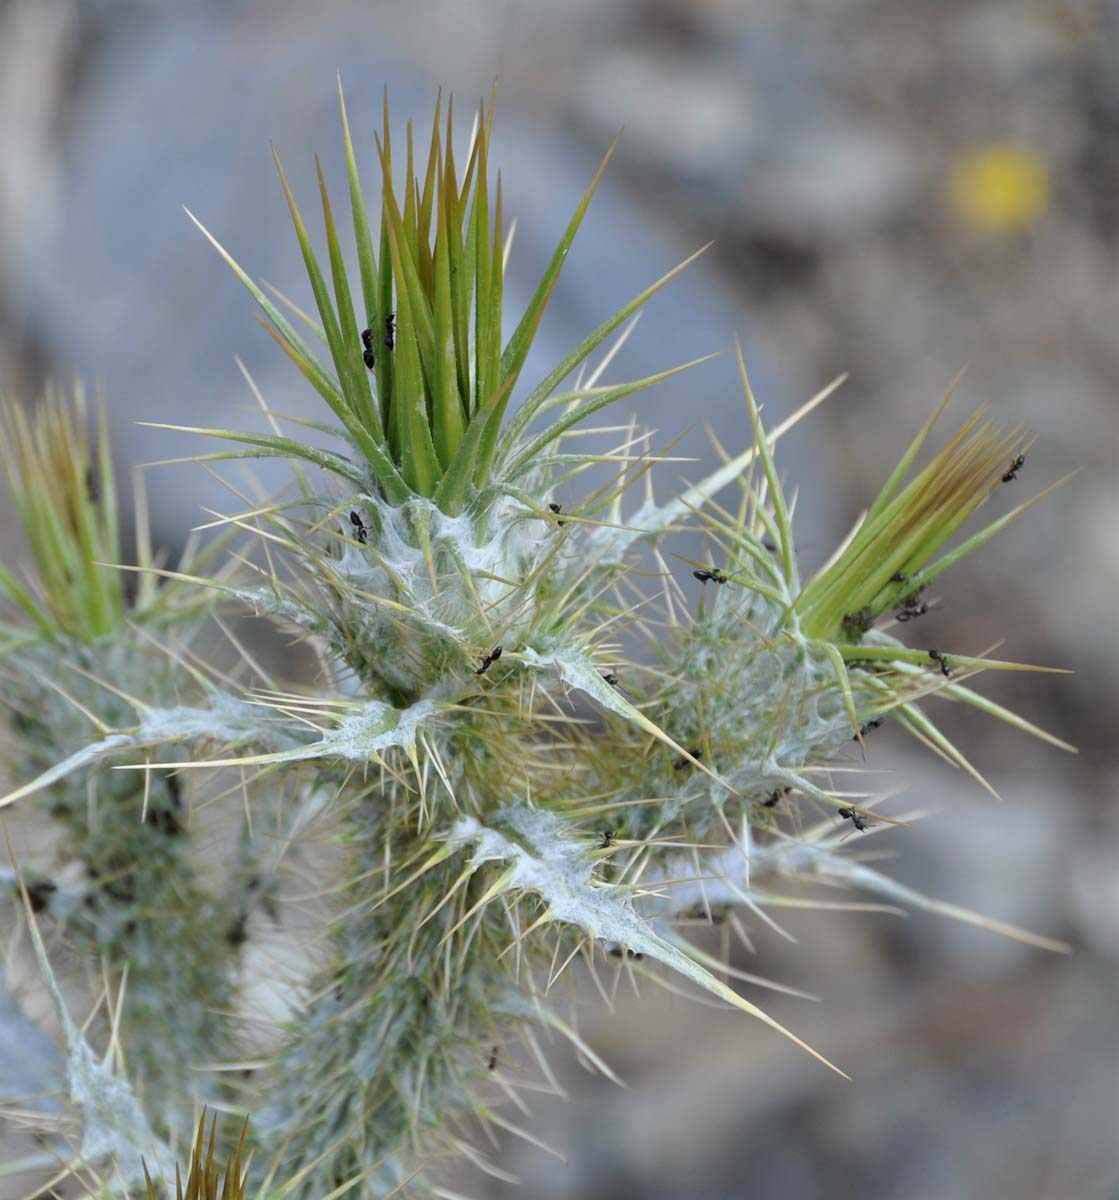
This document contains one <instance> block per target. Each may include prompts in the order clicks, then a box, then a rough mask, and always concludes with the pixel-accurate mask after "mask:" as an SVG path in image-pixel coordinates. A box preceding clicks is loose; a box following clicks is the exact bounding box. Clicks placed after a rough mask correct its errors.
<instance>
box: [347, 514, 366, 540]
mask: <svg viewBox="0 0 1119 1200" xmlns="http://www.w3.org/2000/svg"><path fill="white" fill-rule="evenodd" d="M350 524H351V525H352V526H353V527H354V529H355V530H356V532H355V533H354V537H356V538H357V540H358V541H359V542H360V543H361V544H362V545H363V546H364V545H365V539H366V538H367V537H368V536H369V530H368V529H366V528H365V522H364V521H362V519H361V517H360V516H359V515H358V514H357V513H356V512H353V511H351V512H350Z"/></svg>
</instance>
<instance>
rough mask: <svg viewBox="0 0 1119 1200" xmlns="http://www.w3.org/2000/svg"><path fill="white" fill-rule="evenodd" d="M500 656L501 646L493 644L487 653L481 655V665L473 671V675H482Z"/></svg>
mask: <svg viewBox="0 0 1119 1200" xmlns="http://www.w3.org/2000/svg"><path fill="white" fill-rule="evenodd" d="M500 657H501V647H500V646H494V648H493V649H492V650H491V651H490V652H489V654H483V655H482V665H481V666H480V667H479V668H478V669H477V670H476V671H475V672H474V674H475V675H484V674H485V673H486V672H487V671H488V670H489V669H490V667H492V666H493V664H494V663H495V662H497V660H498V659H499V658H500Z"/></svg>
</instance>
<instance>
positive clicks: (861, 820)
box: [839, 808, 874, 833]
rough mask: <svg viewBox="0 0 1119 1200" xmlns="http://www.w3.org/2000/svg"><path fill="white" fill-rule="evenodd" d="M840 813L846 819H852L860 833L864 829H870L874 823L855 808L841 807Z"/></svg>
mask: <svg viewBox="0 0 1119 1200" xmlns="http://www.w3.org/2000/svg"><path fill="white" fill-rule="evenodd" d="M839 815H840V816H841V817H842V818H843V819H844V820H845V821H850V822H851V824H852V825H854V827H855V828H856V829H857V830H858V831H859V832H860V833H862V831H863V830H864V829H870V828H871V826H872V825H873V824H874V822H873V821H868V820H867V819H866V817H864V816H863V814H862V813H861V812H859V811H858V810H857V809H854V808H841V809H839Z"/></svg>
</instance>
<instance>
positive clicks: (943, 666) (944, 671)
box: [929, 649, 952, 676]
mask: <svg viewBox="0 0 1119 1200" xmlns="http://www.w3.org/2000/svg"><path fill="white" fill-rule="evenodd" d="M929 658H931V659H932V660H933V662H934V663H939V664H940V673H941V675H945V676H948V675H951V674H952V668H951V667H950V666H949V665H948V659H947V658H946V657H945V656H944V655H943V654H941V653H940V651H939V650H935V649H934V650H930V651H929Z"/></svg>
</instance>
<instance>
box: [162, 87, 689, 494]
mask: <svg viewBox="0 0 1119 1200" xmlns="http://www.w3.org/2000/svg"><path fill="white" fill-rule="evenodd" d="M339 105H340V108H341V114H342V132H343V140H344V144H345V155H346V166H347V175H348V185H349V199H350V209H351V218H352V224H353V237H354V248H355V253H356V258H357V264H358V274H359V277H360V285H359V288H358V290H357V296H356V300H355V290H354V288H353V286H352V285H351V282H350V280H349V277H348V275H347V271H346V266H345V262H344V254H343V249H342V244H341V240H340V238H339V233H338V227H337V225H336V222H335V218H334V214H333V210H332V207H331V203H330V198H329V195H328V193H327V187H326V182H325V179H324V177H323V172H322V167H321V165H319V164H318V163H317V160H316V165H317V167H318V181H319V193H320V199H321V204H322V216H323V225H324V229H325V237H326V245H327V258H328V261H329V276H330V282H329V283H328V281H327V273H326V272H324V270H323V267H322V266H321V265H320V262H319V259H318V257H317V255H316V253H315V250H314V247H313V246H312V243H311V237H310V235H309V233H308V231H307V227H306V224H305V222H304V220H303V217H302V214H301V212H300V209H299V207H298V205H297V204H296V201H295V197H294V195H293V192H292V189H291V187H290V185H289V183H288V180H287V177H286V175H285V174H284V170H283V167H282V166H281V164H280V160H279V156H278V155H276V166H277V169H278V171H279V174H280V180H281V184H282V186H283V190H284V194H285V196H286V198H287V203H288V207H289V209H290V211H291V217H292V221H293V223H294V226H295V232H296V236H297V238H298V241H299V245H300V249H301V251H302V254H303V260H304V264H305V266H306V270H307V276H308V280H309V282H310V287H311V291H312V294H313V296H314V300H315V307H316V309H317V312H318V319H317V320H316V319H315V318H314V317H312V316H311V315H309V314H307V313H305V312H303V311H302V310H301V309H299V308H298V307H297V306H295V305H294V304H290V302H289V303H288V308H289V311H290V313H291V315H292V319H289V316H287V315H285V313H284V312H283V311H282V310H281V307H280V306H279V305H278V304H277V303H276V302H274V301H273V300H272V299H271V298H270V297H269V296H268V295H267V294H266V293H265V291H264V290H263V289H262V288H261V287H260V286H259V285H258V284H256V283H255V282H254V281H253V280H252V278H251V277H250V276H249V275H248V274H247V272H246V271H244V270H243V269H242V268H241V267H240V266H239V265H238V264H237V263H236V262H235V261H234V259H233V258H232V257H231V256H230V255H229V254H228V253H227V252H226V251H225V250H224V249H223V248H222V247H221V246H220V245H219V244H218V243H217V241H216V240H215V239H214V238H213V237H212V236H211V235H210V234H209V232H208V231H207V230H206V229H205V228H204V227H203V226H202V225H201V224H200V223H199V222H198V221H197V219H196V218H194V217H193V215H191V219H192V220H195V223H196V224H198V225H199V228H200V229H201V230H202V232H203V233H204V234H205V235H206V237H207V238H209V240H210V241H211V243H212V244H213V245H214V247H215V248H216V249H217V250H218V252H219V253H220V254H221V255H222V257H223V258H224V259H225V261H226V262H227V263H228V264H229V265H230V267H231V268H232V269H233V270H234V272H235V273H236V274H237V276H238V278H239V279H240V280H241V281H242V283H244V285H245V286H246V288H247V289H248V290H249V292H250V293H251V295H252V296H253V298H254V299H255V300H256V302H257V304H258V305H259V306H260V308H261V309H262V310H263V312H264V315H265V317H266V321H265V325H266V328H268V330H269V332H270V333H271V334H272V336H273V337H274V338H275V339H276V341H277V342H278V343H279V345H280V346H281V347H282V348H283V349H284V351H285V352H286V353H287V355H288V356H289V357H290V358H291V360H292V361H293V362H294V363H295V365H296V366H297V367H298V368H299V370H300V371H301V372H302V374H303V375H304V377H305V378H306V379H307V380H308V381H309V382H310V384H311V385H312V386H313V387H314V388H315V390H316V391H317V392H318V393H319V395H320V396H321V397H322V398H323V400H325V401H326V403H327V405H328V406H329V407H330V409H331V411H332V412H333V413H334V415H335V416H336V417H337V418H338V420H339V421H340V422H341V427H342V428H341V434H342V437H343V440H344V441H345V442H346V443H347V444H348V450H347V452H346V453H345V454H339V453H336V452H333V451H329V450H320V449H316V448H314V447H311V446H307V445H306V444H304V443H303V442H301V441H298V440H297V439H294V438H287V437H282V436H280V435H279V434H278V433H277V434H251V433H244V432H240V431H232V430H222V429H191V430H189V432H195V433H205V434H207V435H209V436H212V437H217V438H221V439H224V440H228V441H235V442H240V443H242V444H243V445H247V446H251V447H253V449H252V450H242V451H239V452H237V453H236V454H218V455H213V456H210V457H214V458H225V457H263V456H270V455H275V456H279V457H284V458H290V459H302V460H304V461H306V462H309V463H312V464H314V465H316V466H318V467H321V468H323V469H325V470H327V471H330V472H331V473H333V474H335V475H337V476H340V477H341V478H343V479H345V480H347V481H348V482H349V483H351V484H352V485H354V486H355V487H357V488H359V489H373V490H375V492H376V493H377V494H378V495H380V496H381V497H383V498H384V499H385V500H387V501H388V502H389V503H391V504H401V503H403V502H405V501H406V500H407V499H408V498H409V497H412V496H423V497H428V498H430V499H432V500H434V502H435V503H436V504H437V505H438V506H439V507H440V508H441V509H442V510H443V511H444V512H447V513H450V514H452V515H453V514H457V513H459V512H461V511H462V510H463V509H464V508H465V507H466V506H467V504H468V503H469V501H470V500H471V499H472V497H474V496H475V495H476V494H477V493H478V492H479V491H482V490H484V489H485V488H486V487H487V486H488V485H489V484H490V483H491V482H492V481H494V480H495V479H500V480H503V481H505V482H508V483H512V482H513V481H514V480H516V479H517V478H518V477H519V476H521V475H523V474H524V473H525V472H526V471H528V470H531V469H532V468H533V466H535V465H536V464H537V463H538V461H539V458H540V455H541V454H542V453H543V451H544V450H545V449H546V448H547V447H548V446H550V445H551V444H552V443H553V442H554V441H555V439H556V438H557V437H559V436H560V435H561V434H562V433H563V432H564V431H565V430H567V429H569V428H570V427H571V426H572V425H574V424H576V423H577V422H579V421H582V420H583V419H584V418H585V417H587V416H589V415H590V414H591V413H593V412H596V411H598V410H599V409H601V408H603V407H604V406H605V405H607V404H610V403H613V402H614V401H615V400H618V399H621V398H622V397H624V396H627V395H630V394H632V393H633V392H635V391H637V390H639V389H640V388H643V387H647V386H649V385H650V384H652V383H655V382H658V381H659V380H660V379H663V378H665V377H666V376H667V375H669V374H673V373H675V371H679V370H684V369H686V367H687V366H691V365H694V364H691V363H689V364H685V366H682V367H677V368H675V369H674V371H668V372H665V373H663V374H659V375H655V376H651V377H649V378H647V379H643V380H639V381H634V382H631V383H626V384H622V385H619V386H615V387H611V388H597V387H585V388H577V389H576V390H573V391H571V392H566V393H562V394H556V388H557V387H558V386H559V384H560V383H562V382H563V380H564V379H566V378H567V377H568V376H569V375H571V374H572V372H574V371H575V370H576V369H577V368H579V366H580V365H581V364H583V363H584V362H585V361H586V359H587V358H588V356H589V355H590V354H592V353H593V352H594V351H595V350H596V349H597V348H598V347H599V346H601V345H602V343H603V342H604V341H605V340H606V338H607V337H609V336H610V334H611V333H613V332H614V331H615V330H616V329H617V328H618V327H619V326H620V325H621V324H622V323H623V322H624V321H626V320H627V319H628V318H629V317H630V316H632V315H633V314H634V313H635V312H636V311H637V310H638V309H639V308H640V307H641V306H642V305H643V304H644V303H645V302H646V301H647V300H648V299H649V298H650V296H652V295H653V294H654V293H655V292H656V291H658V290H659V289H660V288H661V287H663V286H664V284H665V283H667V282H668V281H669V279H671V278H673V277H674V276H675V275H676V274H677V273H678V272H679V271H681V270H683V268H684V267H686V266H687V265H688V264H689V263H690V262H691V261H692V260H693V259H694V258H695V257H696V255H692V256H691V257H690V258H688V259H686V260H685V261H684V262H683V263H681V264H680V265H679V266H677V267H676V268H674V269H673V270H672V271H670V272H669V273H668V274H666V275H665V276H664V277H662V278H661V279H659V280H657V281H656V282H655V283H654V284H652V285H651V286H650V287H648V288H646V289H645V290H644V291H642V292H641V293H640V294H639V295H638V296H635V297H634V298H633V299H632V300H631V301H630V302H629V303H628V304H626V305H624V306H623V307H622V308H620V309H619V310H618V311H617V312H615V313H613V314H612V315H611V316H610V317H609V318H608V319H607V320H606V321H604V322H603V323H602V324H601V325H600V326H599V327H598V328H596V329H595V330H594V331H593V332H592V333H591V334H589V335H588V336H587V337H586V338H585V339H584V340H583V341H582V342H581V343H580V344H579V345H578V346H577V347H576V348H575V349H574V350H573V351H572V352H571V353H570V354H569V355H568V356H567V357H566V358H565V359H564V360H563V361H562V362H561V363H559V364H558V365H557V366H556V368H555V369H554V370H552V371H551V372H549V374H548V376H547V377H546V378H545V379H544V380H542V381H541V382H540V383H539V384H538V385H537V386H536V387H534V388H533V389H532V391H531V392H530V394H529V395H528V396H527V398H526V399H525V401H524V403H523V404H522V405H521V406H520V408H519V411H518V413H517V417H516V419H515V420H514V421H513V422H511V423H510V425H509V427H508V428H507V429H506V430H504V432H503V430H502V426H503V423H504V420H505V414H506V410H507V408H508V405H509V401H510V397H511V395H512V393H513V389H514V387H515V386H516V384H517V381H518V379H519V377H520V375H521V371H522V369H523V367H524V364H525V360H526V359H527V357H528V353H529V349H530V347H531V345H532V341H533V338H534V337H535V335H536V332H537V330H538V328H539V326H540V322H541V319H542V318H543V316H544V312H545V310H546V308H547V306H548V302H549V300H550V299H551V296H552V292H553V290H554V289H555V286H556V282H557V280H558V278H559V275H560V270H561V268H562V266H563V263H564V261H565V259H566V257H567V254H568V251H569V250H570V249H571V245H572V243H573V241H574V239H575V235H576V233H577V232H578V230H579V227H580V225H581V224H582V221H583V218H584V216H585V214H586V212H587V208H588V206H589V204H590V201H591V197H592V196H593V195H594V192H595V190H596V188H597V187H598V184H599V181H600V180H601V178H602V175H603V172H604V171H605V169H606V165H607V163H608V162H609V160H610V157H611V155H612V154H613V152H614V146H611V147H610V149H609V150H608V151H607V153H606V155H605V156H604V158H603V160H602V163H601V165H600V166H599V168H598V170H597V172H596V173H595V175H594V178H593V179H592V180H591V182H590V184H589V186H588V187H587V189H586V192H585V193H584V194H583V197H582V199H581V200H580V203H579V205H578V207H577V208H576V210H575V212H574V214H573V215H572V217H571V219H570V221H569V222H568V224H567V227H566V229H565V230H564V232H563V235H562V236H561V238H560V241H559V244H558V246H557V247H556V250H555V253H554V254H553V255H552V257H551V259H550V261H549V262H548V265H547V267H546V269H545V271H544V273H543V275H542V276H541V278H540V281H539V283H538V284H537V286H536V289H535V292H534V294H533V296H532V299H531V300H530V302H529V304H528V307H527V308H526V309H525V311H524V313H523V314H522V315H521V318H520V320H519V321H518V322H517V326H516V328H515V329H514V330H513V332H512V334H511V335H510V336H509V338H508V340H507V341H504V344H503V334H502V302H503V295H504V272H505V263H506V258H507V254H508V251H509V240H508V239H507V238H506V235H505V224H504V216H503V213H502V185H501V176H500V174H498V176H497V182H496V187H495V188H494V189H493V191H492V193H491V188H490V183H489V155H490V140H491V134H492V128H493V119H494V97H493V96H492V95H491V97H490V101H489V104H488V106H487V105H486V104H483V105H482V106H481V108H480V110H479V112H478V115H477V120H476V124H475V127H474V133H473V137H472V138H471V142H470V150H469V155H468V158H467V163H466V168H465V170H464V171H463V172H462V174H461V176H460V175H459V173H458V169H457V166H456V161H455V154H454V136H455V135H454V110H453V103H451V102H449V103H448V105H447V113H446V122H445V125H444V124H443V122H442V105H441V100H440V101H437V102H436V106H435V116H434V119H433V122H432V129H431V141H430V145H429V147H428V149H427V154H426V165H425V166H423V167H422V169H420V167H419V163H420V160H419V158H418V156H417V153H416V151H415V148H414V145H413V137H412V126H411V123H409V124H408V127H407V135H406V165H405V172H404V182H403V187H402V190H401V193H400V196H402V199H401V198H400V197H399V196H398V192H397V189H396V185H395V184H394V179H393V170H394V164H393V157H392V141H391V132H390V121H389V109H388V99H387V96H386V98H385V103H384V113H383V129H382V132H381V135H380V136H377V135H375V141H376V144H377V152H378V157H379V164H380V172H381V219H380V237H379V244H378V246H377V247H375V246H374V240H373V232H372V228H371V224H370V220H369V217H368V215H367V213H366V207H365V200H364V196H363V193H362V186H361V179H360V175H359V171H358V165H357V158H356V155H355V152H354V145H353V139H352V137H351V134H350V124H349V118H348V116H347V113H346V106H345V101H344V99H343V98H342V91H341V84H340V83H339ZM615 145H616V142H615ZM699 253H702V251H700V252H699ZM281 303H283V301H281ZM355 303H356V304H357V305H358V311H360V312H362V313H363V317H362V322H359V321H358V318H357V315H356V313H355ZM293 320H294V321H296V322H298V323H300V324H302V325H303V326H304V328H305V329H306V330H309V331H310V333H311V335H312V336H313V337H314V338H316V339H318V340H319V341H320V342H322V343H325V346H326V348H327V350H328V352H329V356H330V363H331V366H330V367H328V366H327V365H326V364H325V363H324V362H323V361H322V359H321V358H320V357H319V356H318V355H317V354H316V352H315V350H314V349H313V347H312V345H311V344H310V343H309V342H308V340H307V338H306V337H305V336H304V334H303V333H301V332H300V331H299V329H297V327H296V324H293ZM331 367H332V368H333V370H332V369H331ZM557 407H563V408H565V410H566V411H564V413H563V415H562V416H561V417H559V418H558V419H556V420H554V421H553V422H552V424H551V425H550V426H549V427H548V428H547V429H546V430H544V431H543V432H541V433H540V434H539V435H538V436H535V437H533V438H531V439H527V440H526V439H525V438H524V435H525V431H526V430H527V428H528V426H529V424H530V423H531V422H532V421H533V419H534V418H535V417H537V416H539V415H542V414H543V413H545V412H546V411H548V410H551V409H554V408H557ZM174 428H179V429H184V428H185V427H183V426H175V427H174ZM331 432H339V431H338V430H332V431H331Z"/></svg>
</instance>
